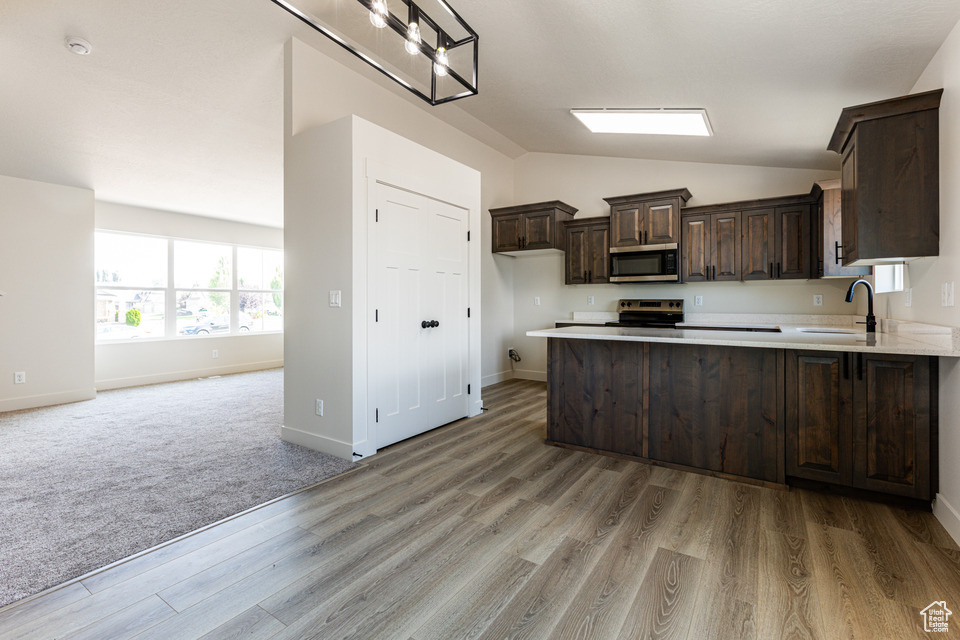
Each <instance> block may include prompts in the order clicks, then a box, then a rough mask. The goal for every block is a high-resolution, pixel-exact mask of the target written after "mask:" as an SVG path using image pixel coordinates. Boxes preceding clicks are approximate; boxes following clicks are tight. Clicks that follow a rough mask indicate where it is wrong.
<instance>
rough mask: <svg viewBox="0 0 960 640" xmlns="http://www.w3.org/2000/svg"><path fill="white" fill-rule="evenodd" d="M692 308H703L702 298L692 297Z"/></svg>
mask: <svg viewBox="0 0 960 640" xmlns="http://www.w3.org/2000/svg"><path fill="white" fill-rule="evenodd" d="M693 306H695V307H702V306H703V296H694V297H693Z"/></svg>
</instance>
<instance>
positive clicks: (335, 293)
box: [330, 289, 340, 307]
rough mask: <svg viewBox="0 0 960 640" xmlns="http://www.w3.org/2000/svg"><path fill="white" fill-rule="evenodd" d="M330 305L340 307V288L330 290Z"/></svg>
mask: <svg viewBox="0 0 960 640" xmlns="http://www.w3.org/2000/svg"><path fill="white" fill-rule="evenodd" d="M330 306H331V307H339V306H340V290H339V289H334V290H331V291H330Z"/></svg>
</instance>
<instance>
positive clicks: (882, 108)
mask: <svg viewBox="0 0 960 640" xmlns="http://www.w3.org/2000/svg"><path fill="white" fill-rule="evenodd" d="M942 95H943V89H935V90H933V91H925V92H923V93H914V94H912V95H908V96H900V97H899V98H892V99H890V100H879V101H877V102H868V103H867V104H859V105H857V106H854V107H847V108H846V109H844V110H843V111H841V112H840V119H839V120H838V121H837V127H836V129H834V130H833V136H832V137H831V138H830V144H828V145H827V149H828V150H829V151H834V152H836V153H840V152H841V151H843V148H844V147H845V146H846V144H847V140H849V139H850V135H851V134H852V133H853V130H854V128H855V127H856V126H857V123H860V122H865V121H867V120H877V119H880V118H889V117H891V116H901V115H904V114H907V113H916V112H917V111H928V110H930V109H938V108H939V107H940V96H942Z"/></svg>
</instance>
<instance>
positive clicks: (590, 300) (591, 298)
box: [587, 296, 593, 304]
mask: <svg viewBox="0 0 960 640" xmlns="http://www.w3.org/2000/svg"><path fill="white" fill-rule="evenodd" d="M587 304H593V296H587Z"/></svg>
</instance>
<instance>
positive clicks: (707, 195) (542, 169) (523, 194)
mask: <svg viewBox="0 0 960 640" xmlns="http://www.w3.org/2000/svg"><path fill="white" fill-rule="evenodd" d="M837 163H838V165H839V160H838V161H837ZM835 177H837V173H836V172H830V171H813V170H805V169H777V168H770V167H747V166H740V165H720V164H703V163H692V162H664V161H659V160H633V159H627V158H605V157H595V156H575V155H559V154H544V153H529V154H526V155H524V156H521V157H520V158H519V159H518V160H517V172H516V184H515V193H516V198H515V199H516V203H517V204H520V203H524V202H538V201H543V200H562V201H564V202H566V203H568V204H570V205H573V206H574V207H576V208H578V209H579V211H578V212H577V215H576V217H577V218H578V219H579V218H587V217H595V216H606V215H609V212H610V207H609V205H608V204H607V203H606V202H604V201H603V198H604V197H610V196H618V195H628V194H631V193H645V192H649V191H661V190H666V189H679V188H682V187H686V188H688V189H689V190H690V191H691V193H692V194H693V197H692V198H691V199H690V201H689V202H688V203H687V206H700V205H705V204H716V203H720V202H731V201H737V200H749V199H754V198H767V197H775V196H785V195H792V194H800V193H809V192H810V189H811V187H813V183H814V182H816V181H817V180H823V179H827V178H835ZM513 260H515V262H514V268H513V270H514V272H513V279H514V292H515V297H514V327H515V336H514V344H513V345H512V346H515V347H517V349H519V351H520V355H521V357H522V358H523V361H522V362H521V363H519V364H518V365H517V367H516V374H517V375H518V376H520V377H525V378H532V379H545V376H546V344H545V343H546V341H545V340H543V339H542V338H528V337H527V336H526V335H525V333H526V332H527V331H528V330H530V329H542V328H545V327H551V326H553V323H555V322H557V321H558V320H569V319H570V317H571V312H573V311H609V312H612V311H615V303H616V301H617V300H618V299H619V298H640V297H656V298H683V299H684V301H685V303H686V305H687V306H686V312H687V313H696V312H703V313H734V312H743V313H811V314H812V313H826V314H851V313H865V312H866V311H865V308H860V307H859V306H857V305H851V304H847V303H845V302H843V296H844V294H845V293H846V288H847V287H848V286H849V284H850V281H849V280H846V279H842V280H809V281H787V280H782V281H776V282H749V283H747V282H710V283H690V284H645V285H612V284H611V285H564V284H563V281H564V273H563V256H562V254H557V255H555V256H542V257H536V258H514V259H513ZM817 293H820V294H823V302H824V303H823V306H822V307H814V306H813V295H814V294H817ZM695 295H700V296H703V306H702V307H694V306H693V298H694V296H695ZM536 296H539V297H540V306H539V307H537V306H535V305H534V297H536ZM587 296H594V298H595V304H594V305H592V306H591V305H588V304H587Z"/></svg>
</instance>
